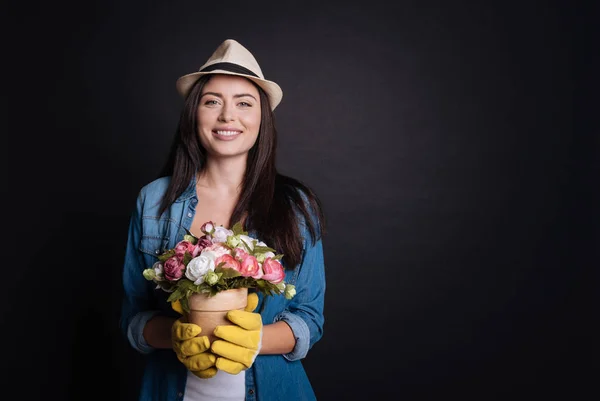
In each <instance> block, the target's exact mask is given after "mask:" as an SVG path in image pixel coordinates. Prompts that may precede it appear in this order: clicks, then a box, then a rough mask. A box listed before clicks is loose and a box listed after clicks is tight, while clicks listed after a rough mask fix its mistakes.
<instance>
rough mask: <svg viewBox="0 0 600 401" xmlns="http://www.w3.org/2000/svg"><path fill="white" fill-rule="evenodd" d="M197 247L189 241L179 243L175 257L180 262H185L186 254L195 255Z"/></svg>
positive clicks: (176, 246)
mask: <svg viewBox="0 0 600 401" xmlns="http://www.w3.org/2000/svg"><path fill="white" fill-rule="evenodd" d="M194 248H195V245H194V244H192V243H191V242H189V241H185V240H184V241H179V242H178V243H177V245H175V256H177V258H178V259H179V260H183V257H184V255H185V253H186V252H188V253H190V254H193V252H194Z"/></svg>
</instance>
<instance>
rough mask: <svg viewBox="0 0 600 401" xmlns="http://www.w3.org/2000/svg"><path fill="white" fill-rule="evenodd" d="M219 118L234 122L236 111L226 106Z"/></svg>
mask: <svg viewBox="0 0 600 401" xmlns="http://www.w3.org/2000/svg"><path fill="white" fill-rule="evenodd" d="M219 118H220V120H221V121H232V120H233V119H234V118H235V115H234V111H233V110H232V108H231V107H229V106H228V105H224V106H223V108H222V109H221V114H220V115H219Z"/></svg>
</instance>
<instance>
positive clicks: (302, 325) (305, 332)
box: [275, 311, 310, 361]
mask: <svg viewBox="0 0 600 401" xmlns="http://www.w3.org/2000/svg"><path fill="white" fill-rule="evenodd" d="M278 321H284V322H286V323H287V324H288V325H289V326H290V328H291V329H292V333H293V334H294V338H295V339H296V345H295V346H294V349H293V350H292V352H290V353H288V354H284V355H283V357H284V358H285V359H287V360H288V361H297V360H299V359H302V358H304V357H305V356H306V354H307V353H308V350H309V348H310V330H309V328H308V325H307V324H306V322H305V321H304V320H302V318H301V317H299V316H297V315H294V314H293V313H291V312H289V311H283V312H281V313H280V314H279V315H277V316H276V317H275V322H278Z"/></svg>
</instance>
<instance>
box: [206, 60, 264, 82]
mask: <svg viewBox="0 0 600 401" xmlns="http://www.w3.org/2000/svg"><path fill="white" fill-rule="evenodd" d="M214 70H225V71H229V72H235V73H237V74H246V75H252V76H253V77H256V78H260V77H259V76H258V75H256V74H255V73H253V72H252V71H250V70H249V69H247V68H246V67H242V66H241V65H239V64H234V63H215V64H211V65H209V66H206V67H204V68H203V69H201V70H200V71H199V72H209V71H214Z"/></svg>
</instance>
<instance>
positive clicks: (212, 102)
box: [204, 100, 217, 106]
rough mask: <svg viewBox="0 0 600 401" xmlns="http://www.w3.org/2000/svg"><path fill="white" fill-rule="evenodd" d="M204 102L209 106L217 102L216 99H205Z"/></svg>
mask: <svg viewBox="0 0 600 401" xmlns="http://www.w3.org/2000/svg"><path fill="white" fill-rule="evenodd" d="M204 104H206V105H209V106H210V105H215V104H217V101H216V100H207V101H206V102H205V103H204Z"/></svg>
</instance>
